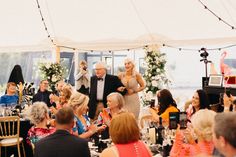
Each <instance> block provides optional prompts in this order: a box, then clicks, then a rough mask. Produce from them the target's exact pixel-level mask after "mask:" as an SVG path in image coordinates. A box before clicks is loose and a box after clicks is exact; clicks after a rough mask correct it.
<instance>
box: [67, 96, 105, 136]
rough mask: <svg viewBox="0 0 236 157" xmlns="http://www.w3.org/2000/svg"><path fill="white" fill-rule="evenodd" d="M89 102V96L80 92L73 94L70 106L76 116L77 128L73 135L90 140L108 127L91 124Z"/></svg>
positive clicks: (75, 127) (74, 128)
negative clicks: (88, 112) (88, 113)
mask: <svg viewBox="0 0 236 157" xmlns="http://www.w3.org/2000/svg"><path fill="white" fill-rule="evenodd" d="M88 102H89V98H88V96H86V95H84V94H81V93H78V92H76V93H74V94H72V96H71V98H70V100H69V106H71V107H72V109H73V111H74V114H75V126H74V127H73V130H72V131H73V134H75V135H78V136H79V137H81V138H89V137H91V136H92V135H93V134H95V133H96V132H97V131H101V130H103V129H105V127H106V126H105V125H103V126H100V127H97V126H96V125H94V124H91V123H90V119H89V117H88V115H87V111H88Z"/></svg>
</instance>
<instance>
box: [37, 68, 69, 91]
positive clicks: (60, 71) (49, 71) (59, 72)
mask: <svg viewBox="0 0 236 157" xmlns="http://www.w3.org/2000/svg"><path fill="white" fill-rule="evenodd" d="M39 69H40V72H41V76H42V78H43V79H46V80H47V81H48V82H49V86H50V88H51V90H54V89H55V84H56V83H57V82H58V81H60V80H62V79H63V78H64V71H65V68H64V67H62V66H61V65H60V64H59V63H40V64H39Z"/></svg>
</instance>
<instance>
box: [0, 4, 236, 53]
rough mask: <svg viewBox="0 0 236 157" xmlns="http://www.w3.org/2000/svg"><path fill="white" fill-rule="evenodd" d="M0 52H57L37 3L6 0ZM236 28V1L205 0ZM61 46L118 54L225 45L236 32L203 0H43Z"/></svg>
mask: <svg viewBox="0 0 236 157" xmlns="http://www.w3.org/2000/svg"><path fill="white" fill-rule="evenodd" d="M1 2H2V3H1V5H0V19H1V21H2V22H1V29H0V34H1V35H0V52H8V51H13V52H14V51H23V50H27V51H28V50H46V49H50V48H52V45H51V43H50V42H49V40H48V39H45V38H47V34H46V32H45V30H44V28H43V24H42V21H41V17H40V14H39V11H38V8H37V4H36V0H22V1H16V0H1ZM202 2H204V3H205V4H206V5H207V6H208V7H209V8H211V9H212V10H213V11H214V12H215V13H216V14H217V15H219V16H220V17H222V18H223V19H224V20H226V21H228V22H229V23H231V24H232V25H236V22H235V21H236V1H233V0H202ZM39 3H40V6H41V10H42V13H43V16H44V18H45V22H46V24H47V27H48V30H49V32H50V34H51V36H52V37H54V38H55V40H56V42H57V44H58V45H65V46H69V47H75V48H79V49H81V50H82V49H84V50H91V49H93V50H118V49H126V48H127V49H130V48H136V47H140V46H144V45H148V44H163V43H165V44H170V45H173V46H189V45H203V46H207V45H221V44H222V45H223V44H224V45H225V44H232V43H235V41H236V30H231V29H230V28H229V27H228V26H226V25H225V24H223V23H222V22H220V21H219V20H217V19H216V17H214V16H213V15H212V14H210V13H209V12H208V11H207V10H206V9H204V7H203V6H202V5H201V4H200V3H199V1H198V0H146V1H144V0H86V1H84V0H60V1H58V0H39Z"/></svg>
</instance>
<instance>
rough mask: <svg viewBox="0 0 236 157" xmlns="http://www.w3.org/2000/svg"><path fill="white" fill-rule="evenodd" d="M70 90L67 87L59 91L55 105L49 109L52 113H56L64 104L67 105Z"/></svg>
mask: <svg viewBox="0 0 236 157" xmlns="http://www.w3.org/2000/svg"><path fill="white" fill-rule="evenodd" d="M71 94H72V93H71V90H69V89H68V88H64V89H62V90H61V91H60V92H59V101H58V102H56V107H54V106H52V107H50V110H51V112H52V113H53V114H56V112H57V110H59V109H61V108H63V107H64V106H68V101H69V99H70V97H71Z"/></svg>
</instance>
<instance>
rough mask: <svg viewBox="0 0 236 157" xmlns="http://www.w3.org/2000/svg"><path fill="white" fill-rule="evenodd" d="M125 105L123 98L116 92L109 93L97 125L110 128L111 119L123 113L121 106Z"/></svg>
mask: <svg viewBox="0 0 236 157" xmlns="http://www.w3.org/2000/svg"><path fill="white" fill-rule="evenodd" d="M124 104H125V101H124V98H123V96H122V95H121V94H120V93H118V92H113V93H110V94H109V95H108V96H107V106H108V108H104V109H103V110H102V111H101V112H100V113H99V116H98V120H97V122H98V124H105V125H107V126H110V122H111V119H112V117H113V116H114V115H116V114H118V113H120V112H122V111H124V109H123V106H124Z"/></svg>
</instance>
